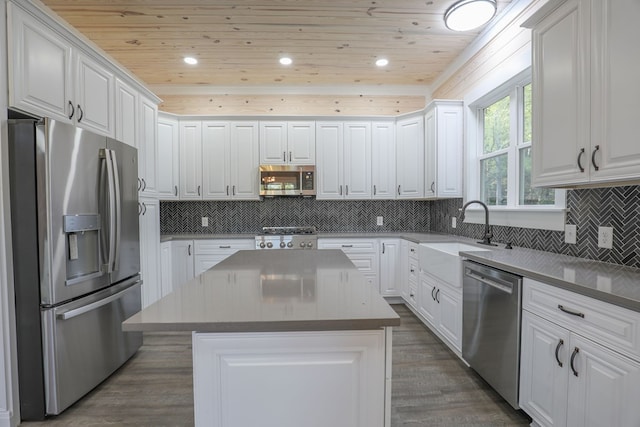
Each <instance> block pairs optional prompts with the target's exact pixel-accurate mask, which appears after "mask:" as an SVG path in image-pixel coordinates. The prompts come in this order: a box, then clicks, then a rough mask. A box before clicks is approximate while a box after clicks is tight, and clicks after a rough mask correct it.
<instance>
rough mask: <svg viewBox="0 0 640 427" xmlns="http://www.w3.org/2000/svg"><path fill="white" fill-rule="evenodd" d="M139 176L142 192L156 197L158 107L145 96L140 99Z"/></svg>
mask: <svg viewBox="0 0 640 427" xmlns="http://www.w3.org/2000/svg"><path fill="white" fill-rule="evenodd" d="M138 112H139V114H140V115H139V125H140V126H138V141H137V146H138V176H139V179H140V181H141V188H140V191H141V192H142V194H144V195H149V196H152V195H155V194H156V191H157V185H158V183H157V175H156V167H157V164H158V105H157V104H156V103H155V102H153V101H151V100H150V99H148V98H147V97H145V96H142V95H140V96H139V97H138Z"/></svg>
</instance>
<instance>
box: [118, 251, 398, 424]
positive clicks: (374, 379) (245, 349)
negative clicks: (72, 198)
mask: <svg viewBox="0 0 640 427" xmlns="http://www.w3.org/2000/svg"><path fill="white" fill-rule="evenodd" d="M399 324H400V318H399V316H398V315H397V314H396V313H395V311H394V310H393V309H392V308H391V307H390V306H389V305H388V304H387V303H386V302H385V300H384V299H383V298H382V297H381V296H380V294H379V292H378V290H377V289H373V288H371V287H370V286H369V285H368V284H367V282H366V280H365V278H364V276H363V275H362V273H360V272H359V271H358V270H357V269H356V267H355V266H354V265H353V264H352V263H351V261H349V259H348V258H347V257H346V256H345V255H344V253H342V251H340V250H322V251H315V250H272V251H240V252H237V253H236V254H234V255H232V256H231V257H229V258H227V259H226V260H224V261H222V262H221V263H220V264H218V265H216V266H215V267H213V268H212V269H210V270H208V271H206V272H205V273H203V274H201V275H199V276H197V277H196V278H194V279H193V280H191V281H189V282H187V283H185V284H184V285H183V286H181V287H180V288H179V289H177V290H175V291H174V292H173V293H171V294H169V295H167V296H166V297H164V298H163V299H161V300H159V301H158V302H156V303H155V304H153V305H151V306H149V307H147V308H145V309H144V310H142V311H141V312H139V313H137V314H136V315H134V316H133V317H131V318H129V319H128V320H126V321H125V322H124V323H123V329H124V330H125V331H192V332H193V335H192V340H193V360H194V363H193V374H194V406H195V408H194V411H195V421H196V425H197V426H216V427H236V426H237V427H242V426H249V425H263V426H271V425H273V426H276V425H277V426H279V427H288V426H291V427H293V426H301V425H304V426H345V427H346V426H349V427H353V426H362V427H365V426H367V427H369V426H388V425H389V419H390V398H391V396H390V390H391V327H393V326H397V325H399Z"/></svg>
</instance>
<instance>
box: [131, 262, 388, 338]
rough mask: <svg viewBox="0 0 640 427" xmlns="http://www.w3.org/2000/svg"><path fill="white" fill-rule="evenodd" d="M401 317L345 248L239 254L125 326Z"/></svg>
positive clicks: (358, 321)
mask: <svg viewBox="0 0 640 427" xmlns="http://www.w3.org/2000/svg"><path fill="white" fill-rule="evenodd" d="M398 325H400V317H399V316H398V315H397V314H396V312H395V311H394V310H393V309H392V308H391V307H390V306H389V304H388V303H387V302H386V301H385V300H384V298H383V297H382V296H381V295H380V294H379V292H378V290H377V289H373V288H372V287H371V286H370V285H368V284H367V282H366V280H365V278H364V276H363V275H362V273H360V272H359V271H358V270H357V269H356V267H355V266H354V265H353V264H352V263H351V261H349V259H348V258H347V257H346V255H344V253H342V251H340V250H323V251H303V250H272V251H239V252H237V253H236V254H234V255H232V256H231V257H229V258H227V259H225V260H224V261H222V262H221V263H219V264H217V265H216V266H215V267H213V268H211V269H210V270H207V271H206V272H204V273H202V274H201V275H199V276H197V277H196V278H194V279H193V280H191V281H189V282H187V283H185V284H184V285H182V286H181V287H180V288H178V289H176V290H175V291H174V292H172V293H171V294H169V295H167V296H165V297H164V298H162V299H161V300H159V301H157V302H156V303H154V304H152V305H150V306H149V307H146V308H145V309H143V310H142V311H140V312H139V313H137V314H135V315H134V316H132V317H131V318H129V319H127V320H126V321H125V322H124V323H123V330H125V331H196V332H276V331H320V330H361V329H378V328H381V327H386V326H398Z"/></svg>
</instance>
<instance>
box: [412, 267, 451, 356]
mask: <svg viewBox="0 0 640 427" xmlns="http://www.w3.org/2000/svg"><path fill="white" fill-rule="evenodd" d="M418 313H419V314H420V315H421V316H422V317H423V318H424V319H425V320H426V321H427V326H430V327H431V329H433V330H434V332H436V333H437V334H438V335H439V336H440V337H442V338H444V339H445V343H447V344H449V346H450V347H451V346H453V348H454V349H455V350H457V351H458V352H460V351H462V292H461V290H460V289H455V288H453V287H451V286H449V285H447V284H445V283H444V282H441V281H439V280H438V279H436V278H435V277H433V276H431V275H429V274H427V273H425V272H421V273H420V285H419V289H418Z"/></svg>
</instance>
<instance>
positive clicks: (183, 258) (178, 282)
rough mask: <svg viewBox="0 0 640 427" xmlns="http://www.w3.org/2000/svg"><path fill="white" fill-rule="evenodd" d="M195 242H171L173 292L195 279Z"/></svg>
mask: <svg viewBox="0 0 640 427" xmlns="http://www.w3.org/2000/svg"><path fill="white" fill-rule="evenodd" d="M193 250H194V249H193V240H174V241H173V242H171V272H172V274H171V276H172V283H173V290H176V289H178V288H179V287H180V286H182V285H184V284H185V283H187V282H188V281H189V280H191V279H193V277H194V263H193Z"/></svg>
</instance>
